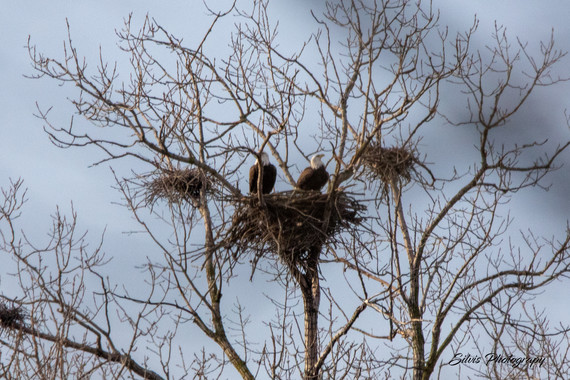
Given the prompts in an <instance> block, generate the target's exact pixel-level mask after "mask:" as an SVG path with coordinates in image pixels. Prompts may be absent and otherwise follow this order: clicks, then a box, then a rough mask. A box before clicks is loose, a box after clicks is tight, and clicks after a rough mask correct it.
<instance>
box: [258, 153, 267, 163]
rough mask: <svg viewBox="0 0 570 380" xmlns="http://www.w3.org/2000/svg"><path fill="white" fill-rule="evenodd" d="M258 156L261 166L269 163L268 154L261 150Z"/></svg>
mask: <svg viewBox="0 0 570 380" xmlns="http://www.w3.org/2000/svg"><path fill="white" fill-rule="evenodd" d="M260 156H261V165H263V166H266V165H269V155H268V154H267V153H265V152H261V155H260ZM257 161H259V160H257Z"/></svg>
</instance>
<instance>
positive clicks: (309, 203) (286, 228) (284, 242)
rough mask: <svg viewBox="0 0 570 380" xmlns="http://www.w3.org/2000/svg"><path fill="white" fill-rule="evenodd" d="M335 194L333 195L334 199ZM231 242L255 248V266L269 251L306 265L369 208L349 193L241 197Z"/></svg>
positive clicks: (241, 249) (291, 262)
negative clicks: (309, 256) (309, 258)
mask: <svg viewBox="0 0 570 380" xmlns="http://www.w3.org/2000/svg"><path fill="white" fill-rule="evenodd" d="M329 197H330V199H329ZM236 202H237V206H236V210H235V214H234V217H233V221H232V225H231V227H230V230H229V233H228V244H229V246H230V247H232V248H234V249H236V250H237V251H238V253H239V252H244V251H248V250H249V251H252V252H253V253H254V255H255V257H254V260H253V261H252V262H253V263H254V269H255V265H256V263H257V261H258V260H259V258H260V257H262V256H264V255H265V254H266V253H271V254H275V255H277V256H278V257H279V258H281V259H282V260H283V261H284V262H285V263H286V264H288V265H293V266H298V265H302V266H304V261H305V260H306V259H307V255H308V254H309V252H315V251H320V249H321V247H322V246H323V244H325V243H328V242H334V240H335V236H337V234H339V233H340V232H341V231H343V230H345V229H349V228H351V227H355V226H357V225H358V224H360V222H361V221H362V217H361V216H360V214H361V213H362V211H364V210H365V207H364V206H362V205H361V204H360V203H358V202H357V201H356V200H355V199H354V198H352V197H350V196H349V195H347V194H346V193H343V192H340V193H336V194H334V195H333V196H329V194H321V193H317V192H313V191H289V192H282V193H275V194H268V195H264V197H263V203H264V204H261V203H260V202H259V199H258V197H257V195H253V196H249V197H243V198H241V199H238V200H236Z"/></svg>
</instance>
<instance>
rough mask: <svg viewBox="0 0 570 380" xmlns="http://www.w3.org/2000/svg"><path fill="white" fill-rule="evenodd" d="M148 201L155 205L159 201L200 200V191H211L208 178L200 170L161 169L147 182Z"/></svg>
mask: <svg viewBox="0 0 570 380" xmlns="http://www.w3.org/2000/svg"><path fill="white" fill-rule="evenodd" d="M144 186H145V187H146V200H147V203H148V204H153V203H154V202H156V200H158V199H165V200H167V201H169V202H172V203H179V202H181V201H191V200H192V199H194V200H196V199H198V198H200V190H202V188H205V189H206V191H209V190H210V189H211V184H210V181H209V180H208V178H207V177H206V176H205V175H204V174H202V173H201V172H200V170H198V169H188V168H187V169H165V168H162V169H160V174H159V175H157V176H155V177H154V178H152V179H151V180H149V181H147V182H145V184H144Z"/></svg>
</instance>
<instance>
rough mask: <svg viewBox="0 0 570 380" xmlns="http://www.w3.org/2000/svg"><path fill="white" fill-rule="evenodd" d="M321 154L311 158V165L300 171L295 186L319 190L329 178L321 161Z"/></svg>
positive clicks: (302, 188)
mask: <svg viewBox="0 0 570 380" xmlns="http://www.w3.org/2000/svg"><path fill="white" fill-rule="evenodd" d="M323 156H324V155H323V154H316V155H314V156H313V157H312V158H311V166H310V167H308V168H306V169H305V170H303V171H302V172H301V175H300V176H299V179H298V180H297V188H298V189H301V190H314V191H320V190H321V189H322V188H323V186H324V185H326V184H327V182H328V180H329V173H327V170H326V169H325V165H324V164H323V163H322V161H321V157H323Z"/></svg>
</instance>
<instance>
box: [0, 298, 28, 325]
mask: <svg viewBox="0 0 570 380" xmlns="http://www.w3.org/2000/svg"><path fill="white" fill-rule="evenodd" d="M25 319H26V313H25V312H24V310H23V309H22V308H21V307H20V306H8V305H6V304H5V303H3V302H2V303H0V329H14V328H18V327H20V326H22V325H23V323H24V320H25Z"/></svg>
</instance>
